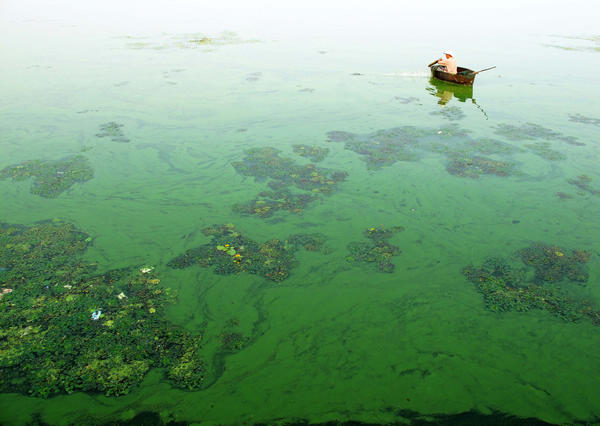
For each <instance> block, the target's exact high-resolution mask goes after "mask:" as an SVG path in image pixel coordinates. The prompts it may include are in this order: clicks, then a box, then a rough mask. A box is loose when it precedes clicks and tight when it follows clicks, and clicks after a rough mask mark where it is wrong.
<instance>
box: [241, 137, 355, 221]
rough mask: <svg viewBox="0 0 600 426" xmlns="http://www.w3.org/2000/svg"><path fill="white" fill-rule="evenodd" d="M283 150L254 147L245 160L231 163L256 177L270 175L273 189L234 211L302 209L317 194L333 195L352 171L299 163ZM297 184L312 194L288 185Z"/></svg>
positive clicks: (262, 212) (264, 213) (261, 213)
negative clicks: (290, 188) (283, 154)
mask: <svg viewBox="0 0 600 426" xmlns="http://www.w3.org/2000/svg"><path fill="white" fill-rule="evenodd" d="M280 152H281V151H280V150H278V149H275V148H271V147H263V148H253V149H249V150H247V151H246V156H245V157H244V159H243V160H242V161H236V162H233V163H231V164H232V166H233V167H234V169H235V170H236V171H237V172H238V173H240V174H242V175H244V176H253V177H254V178H255V179H256V180H266V179H270V181H269V183H268V186H269V187H271V188H272V189H274V191H273V192H269V191H266V192H261V193H260V194H258V196H257V197H256V198H255V199H254V200H252V201H250V202H248V203H240V204H235V205H234V206H233V207H232V208H233V210H234V211H236V212H239V213H243V214H251V215H257V216H259V217H263V218H264V217H270V216H271V215H272V214H273V213H274V212H276V211H278V210H286V211H289V212H293V213H300V212H302V211H303V210H304V208H305V207H306V206H307V205H308V203H310V202H311V201H314V200H316V199H317V197H316V195H318V194H326V195H329V194H331V193H333V192H334V191H335V190H336V189H337V185H338V183H339V182H343V181H344V180H346V177H347V176H348V174H347V173H346V172H343V171H336V170H329V169H323V168H319V167H317V166H315V165H314V164H306V165H298V164H296V162H295V161H294V160H292V159H290V158H287V157H281V156H280V155H279V153H280ZM289 186H294V187H296V188H297V189H299V190H301V191H307V192H309V194H302V193H300V194H295V193H292V192H291V191H289V190H287V189H285V188H286V187H289Z"/></svg>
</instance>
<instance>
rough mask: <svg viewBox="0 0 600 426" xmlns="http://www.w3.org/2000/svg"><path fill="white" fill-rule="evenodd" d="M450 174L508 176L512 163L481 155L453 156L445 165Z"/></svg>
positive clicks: (475, 176) (512, 168) (512, 170)
mask: <svg viewBox="0 0 600 426" xmlns="http://www.w3.org/2000/svg"><path fill="white" fill-rule="evenodd" d="M446 170H447V171H448V173H450V174H451V175H455V176H460V177H470V178H474V179H476V178H478V177H479V176H480V175H482V174H483V175H496V176H509V175H511V174H514V172H515V168H514V164H512V163H508V162H506V161H496V160H492V159H491V158H487V157H482V156H472V157H465V156H453V157H451V158H450V162H449V163H448V165H447V166H446Z"/></svg>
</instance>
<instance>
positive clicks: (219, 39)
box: [122, 31, 258, 51]
mask: <svg viewBox="0 0 600 426" xmlns="http://www.w3.org/2000/svg"><path fill="white" fill-rule="evenodd" d="M122 38H123V39H125V40H126V43H125V46H126V47H127V48H129V49H135V50H142V49H151V50H165V49H205V50H209V51H210V50H212V49H211V48H215V47H219V46H227V45H235V44H243V43H257V42H258V40H244V39H242V38H241V37H239V36H238V35H237V34H236V33H234V32H231V31H224V32H222V33H221V34H217V35H209V34H206V33H199V32H195V33H183V34H164V33H163V34H162V35H161V36H160V37H158V38H152V37H136V36H125V37H122Z"/></svg>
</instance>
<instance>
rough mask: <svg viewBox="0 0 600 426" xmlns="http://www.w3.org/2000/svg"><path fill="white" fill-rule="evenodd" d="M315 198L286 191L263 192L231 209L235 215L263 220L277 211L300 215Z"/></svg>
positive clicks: (310, 195)
mask: <svg viewBox="0 0 600 426" xmlns="http://www.w3.org/2000/svg"><path fill="white" fill-rule="evenodd" d="M316 198H317V197H316V196H314V195H312V194H294V193H292V192H290V191H288V190H278V191H263V192H261V193H260V194H258V197H257V198H255V199H254V200H252V201H250V202H247V203H237V204H234V205H233V206H232V209H233V211H234V212H237V213H241V214H247V215H256V216H258V217H262V218H265V217H271V216H272V215H273V214H274V213H275V212H277V211H279V210H286V211H289V212H292V213H302V212H303V211H304V209H305V208H306V206H307V205H308V204H309V203H310V202H312V201H314V200H315V199H316Z"/></svg>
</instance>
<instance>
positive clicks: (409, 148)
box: [327, 124, 522, 178]
mask: <svg viewBox="0 0 600 426" xmlns="http://www.w3.org/2000/svg"><path fill="white" fill-rule="evenodd" d="M469 133H470V132H469V131H468V130H465V129H461V128H460V127H458V126H456V125H454V124H451V125H448V126H444V127H441V128H439V129H433V128H416V127H412V126H405V127H397V128H393V129H386V130H379V131H377V132H374V133H369V134H366V135H358V134H354V133H349V132H342V131H333V132H329V133H328V134H327V136H328V138H329V140H330V141H332V142H345V146H344V147H345V149H348V150H350V151H353V152H356V153H357V154H359V155H361V156H362V158H363V160H364V161H365V162H366V163H367V168H369V169H371V170H376V169H379V168H381V167H383V166H390V165H392V164H394V163H396V162H398V161H414V160H415V159H417V158H418V152H419V151H421V152H435V153H439V154H443V155H444V156H446V157H447V159H448V164H447V166H446V170H447V171H448V173H450V174H452V175H454V176H459V177H471V178H477V177H479V176H480V175H482V174H493V175H496V176H509V175H515V174H521V173H520V172H519V171H518V169H517V167H516V165H515V163H514V162H511V161H500V160H494V159H491V158H488V157H484V156H482V155H480V154H485V155H491V154H496V155H504V156H509V155H512V154H513V153H516V152H521V151H522V149H521V148H518V147H515V146H512V145H510V144H507V143H505V142H501V141H496V140H494V139H489V138H473V137H471V136H470V134H469Z"/></svg>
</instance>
